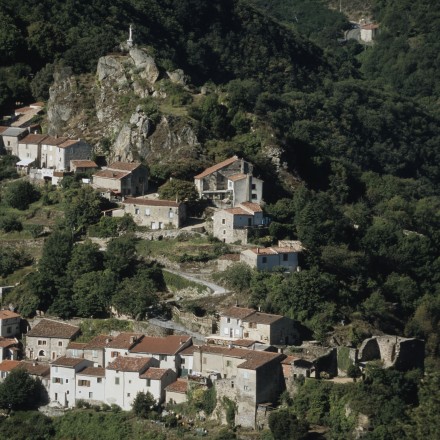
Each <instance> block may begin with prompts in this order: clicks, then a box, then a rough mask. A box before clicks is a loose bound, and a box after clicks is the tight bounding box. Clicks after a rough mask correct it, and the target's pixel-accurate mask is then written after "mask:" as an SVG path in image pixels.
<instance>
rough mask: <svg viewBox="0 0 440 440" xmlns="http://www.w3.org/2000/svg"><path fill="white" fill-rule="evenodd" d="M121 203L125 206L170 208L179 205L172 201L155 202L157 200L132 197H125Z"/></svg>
mask: <svg viewBox="0 0 440 440" xmlns="http://www.w3.org/2000/svg"><path fill="white" fill-rule="evenodd" d="M123 203H124V204H125V205H142V206H172V207H175V208H177V207H179V206H180V205H181V203H179V202H175V201H174V200H157V199H141V198H139V199H137V198H134V197H127V198H126V199H125V200H124V201H123Z"/></svg>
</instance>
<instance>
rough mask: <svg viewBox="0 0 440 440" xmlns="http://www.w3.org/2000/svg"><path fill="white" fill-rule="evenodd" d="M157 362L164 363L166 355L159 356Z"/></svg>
mask: <svg viewBox="0 0 440 440" xmlns="http://www.w3.org/2000/svg"><path fill="white" fill-rule="evenodd" d="M159 360H160V361H166V360H167V357H166V355H164V354H160V355H159Z"/></svg>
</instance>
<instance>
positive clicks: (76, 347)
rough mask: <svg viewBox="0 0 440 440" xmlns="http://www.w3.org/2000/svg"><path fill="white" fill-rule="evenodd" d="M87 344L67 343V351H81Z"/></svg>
mask: <svg viewBox="0 0 440 440" xmlns="http://www.w3.org/2000/svg"><path fill="white" fill-rule="evenodd" d="M86 345H87V342H69V344H68V345H67V348H68V349H69V350H83V349H84V347H85V346H86Z"/></svg>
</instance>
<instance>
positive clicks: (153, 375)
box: [139, 367, 177, 404]
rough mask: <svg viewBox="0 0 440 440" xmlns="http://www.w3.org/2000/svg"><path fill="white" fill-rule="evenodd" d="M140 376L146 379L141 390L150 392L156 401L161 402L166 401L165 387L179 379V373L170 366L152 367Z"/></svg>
mask: <svg viewBox="0 0 440 440" xmlns="http://www.w3.org/2000/svg"><path fill="white" fill-rule="evenodd" d="M139 378H140V379H141V380H143V381H145V382H144V383H143V385H142V390H140V391H143V392H144V393H146V392H150V393H151V394H152V395H153V397H154V399H155V400H156V402H157V403H159V404H160V403H163V402H165V399H166V392H165V389H166V387H167V386H169V385H170V384H171V383H173V382H174V381H175V380H176V379H177V374H176V372H175V371H173V370H171V369H169V368H155V367H150V368H148V370H147V371H145V372H144V373H142V374H141V375H140V376H139Z"/></svg>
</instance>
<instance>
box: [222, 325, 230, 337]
mask: <svg viewBox="0 0 440 440" xmlns="http://www.w3.org/2000/svg"><path fill="white" fill-rule="evenodd" d="M223 333H224V334H225V335H228V334H229V329H228V327H225V329H224V330H223Z"/></svg>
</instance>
